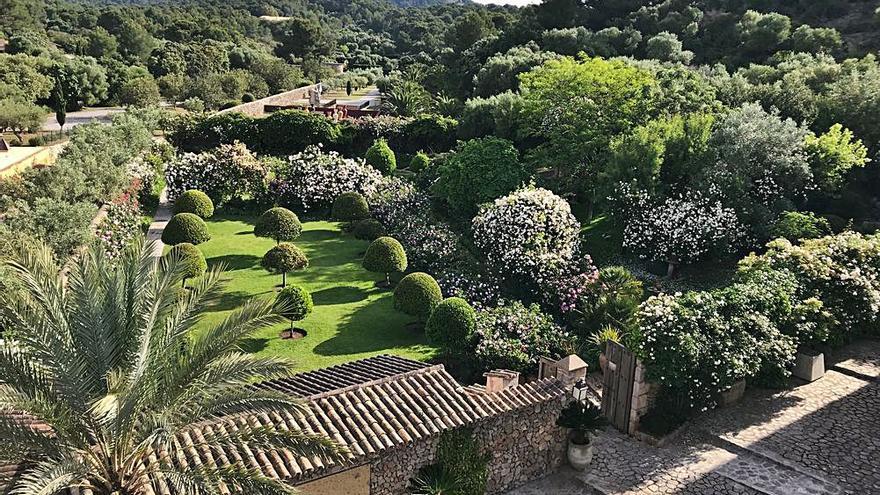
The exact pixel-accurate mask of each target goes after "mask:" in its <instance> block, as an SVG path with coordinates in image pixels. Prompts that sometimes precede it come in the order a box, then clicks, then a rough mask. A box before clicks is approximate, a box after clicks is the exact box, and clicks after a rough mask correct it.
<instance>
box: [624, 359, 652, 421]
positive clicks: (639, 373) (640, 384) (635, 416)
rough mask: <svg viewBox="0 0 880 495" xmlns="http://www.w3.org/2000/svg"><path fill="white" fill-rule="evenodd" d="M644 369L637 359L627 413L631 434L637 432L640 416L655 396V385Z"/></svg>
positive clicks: (649, 406) (646, 411)
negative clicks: (630, 402) (628, 411)
mask: <svg viewBox="0 0 880 495" xmlns="http://www.w3.org/2000/svg"><path fill="white" fill-rule="evenodd" d="M645 371H646V370H645V365H644V364H642V361H641V360H639V361H637V362H636V372H635V377H634V378H633V393H632V409H630V413H629V432H630V434H632V435H635V434H636V433H637V432H638V430H639V423H640V422H641V419H642V417H643V416H644V415H645V414H647V413H648V410H649V409H650V408H651V406H653V405H654V400H655V399H656V398H657V390H658V389H657V385H655V384H653V383H650V382H649V381H648V377H647V376H645V375H646V373H645Z"/></svg>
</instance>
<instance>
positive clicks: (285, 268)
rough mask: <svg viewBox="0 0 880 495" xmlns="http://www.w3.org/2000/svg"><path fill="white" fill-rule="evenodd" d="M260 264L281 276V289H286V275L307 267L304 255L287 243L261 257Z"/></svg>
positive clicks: (307, 263) (307, 261) (306, 259)
mask: <svg viewBox="0 0 880 495" xmlns="http://www.w3.org/2000/svg"><path fill="white" fill-rule="evenodd" d="M260 264H261V265H262V266H263V268H265V269H266V270H269V271H270V272H272V273H280V274H281V287H287V273H288V272H292V271H295V270H303V269H305V268H307V267H308V266H309V258H308V257H307V256H306V253H304V252H302V250H301V249H300V248H298V247H296V246H294V245H293V244H291V243H289V242H282V243H280V244H278V245H277V246H275V247H273V248H272V249H270V250H269V251H267V252H266V254H264V255H263V260H262V261H261V262H260Z"/></svg>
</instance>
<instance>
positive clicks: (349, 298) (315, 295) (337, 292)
mask: <svg viewBox="0 0 880 495" xmlns="http://www.w3.org/2000/svg"><path fill="white" fill-rule="evenodd" d="M368 295H369V294H368V292H367V291H365V290H363V289H360V288H358V287H352V286H340V287H330V288H327V289H322V290H319V291H316V292H312V300H313V301H314V302H315V305H317V306H327V305H331V304H347V303H353V302H358V301H363V300H364V299H366V298H367V296H368Z"/></svg>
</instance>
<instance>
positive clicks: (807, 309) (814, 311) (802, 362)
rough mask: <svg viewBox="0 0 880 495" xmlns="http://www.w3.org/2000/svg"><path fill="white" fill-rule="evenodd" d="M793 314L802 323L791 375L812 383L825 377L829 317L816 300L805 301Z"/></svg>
mask: <svg viewBox="0 0 880 495" xmlns="http://www.w3.org/2000/svg"><path fill="white" fill-rule="evenodd" d="M794 313H795V314H796V315H798V316H800V317H801V318H800V319H801V320H802V321H805V322H809V323H806V324H801V325H800V326H799V328H798V331H799V332H798V333H799V338H800V341H801V342H800V345H799V346H798V352H797V355H796V356H795V361H794V369H793V370H792V374H793V375H794V376H796V377H798V378H800V379H802V380H806V381H808V382H813V381H816V380H818V379H819V378H822V377H823V376H824V375H825V354H824V353H823V352H822V350H821V349H822V348H823V347H825V345H826V342H827V341H828V338H829V327H830V320H831V316H830V315H829V314H828V313H827V311H825V310H824V309H823V307H822V303H821V302H820V301H818V300H816V299H807V300H806V301H804V302H803V303H801V304H800V305H798V306H797V307H796V308H794Z"/></svg>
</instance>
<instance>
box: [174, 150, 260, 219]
mask: <svg viewBox="0 0 880 495" xmlns="http://www.w3.org/2000/svg"><path fill="white" fill-rule="evenodd" d="M267 174H268V169H267V167H265V166H264V165H263V163H262V162H260V160H259V159H257V157H256V156H255V155H254V154H253V153H251V152H250V151H249V150H248V148H247V146H245V145H244V144H242V143H239V142H236V143H234V144H222V145H220V146H219V147H218V148H217V149H215V150H213V151H210V152H205V153H198V154H196V153H184V154H183V155H181V156H180V157H178V158H177V159H176V160H174V161H172V162H171V163H169V164H168V166H167V167H166V170H165V181H166V183H167V185H168V197H169V198H170V199H175V198H177V197H178V196H180V195H181V194H183V193H184V191H188V190H190V189H197V190H199V191H202V192H204V193H205V194H207V195H208V196H209V197H210V198H211V200H212V201H214V203H215V204H217V205H221V204H223V203H226V202H228V201H230V200H233V199H246V198H256V197H260V196H262V195H264V194H265V190H266V180H267Z"/></svg>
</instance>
